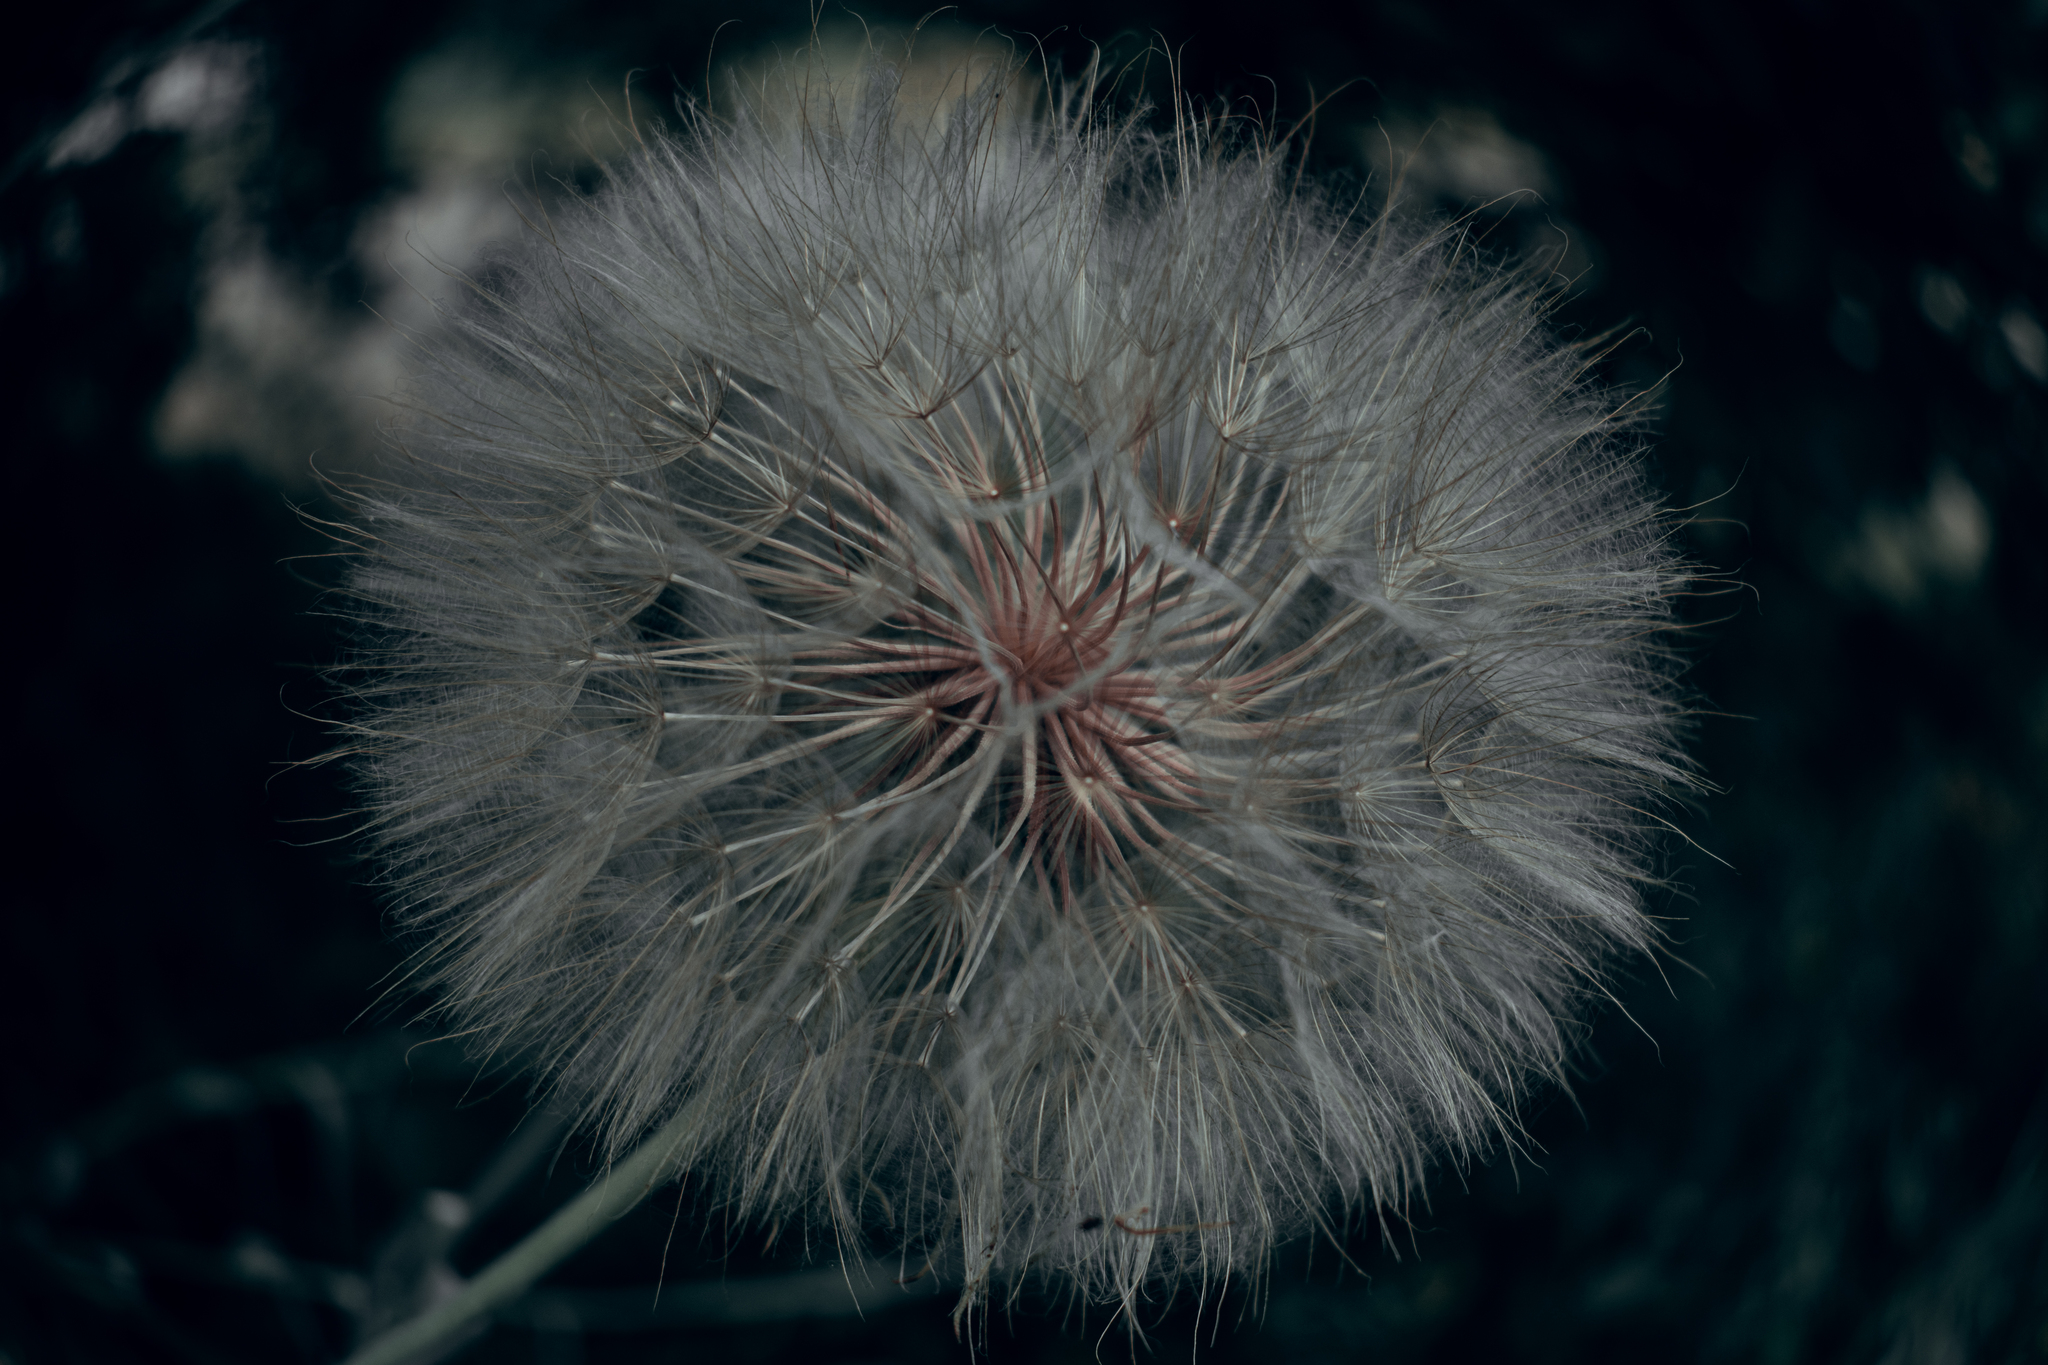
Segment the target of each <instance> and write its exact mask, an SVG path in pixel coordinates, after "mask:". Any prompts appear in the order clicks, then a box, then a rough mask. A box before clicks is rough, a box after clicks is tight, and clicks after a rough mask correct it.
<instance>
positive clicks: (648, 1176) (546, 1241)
mask: <svg viewBox="0 0 2048 1365" xmlns="http://www.w3.org/2000/svg"><path fill="white" fill-rule="evenodd" d="M704 1107H705V1106H704V1105H703V1103H702V1101H701V1100H692V1101H691V1102H690V1103H689V1104H686V1105H684V1106H683V1109H682V1112H681V1113H679V1114H677V1115H676V1116H675V1117H674V1118H672V1119H670V1120H669V1121H668V1122H667V1123H665V1124H663V1125H662V1126H661V1128H660V1129H659V1130H657V1131H656V1132H655V1134H654V1136H652V1137H650V1138H648V1139H647V1141H645V1142H643V1143H641V1144H640V1145H639V1146H638V1147H636V1148H634V1149H633V1153H632V1155H631V1156H628V1157H627V1158H626V1159H625V1160H624V1161H621V1162H618V1163H616V1164H615V1165H613V1166H612V1167H611V1168H610V1169H609V1170H607V1171H605V1172H604V1174H602V1175H600V1176H598V1178H597V1179H596V1180H594V1181H592V1182H591V1185H590V1188H589V1189H587V1190H585V1191H584V1192H583V1193H581V1194H579V1195H577V1196H576V1197H575V1198H574V1199H572V1200H570V1201H569V1202H568V1203H567V1204H564V1205H563V1206H562V1207H561V1208H559V1209H557V1210H556V1211H555V1214H554V1216H553V1217H552V1218H549V1219H548V1221H547V1222H545V1223H542V1224H541V1225H540V1226H539V1227H537V1228H535V1229H534V1230H533V1231H532V1232H529V1233H528V1234H527V1235H526V1236H525V1237H524V1238H523V1239H522V1240H521V1241H520V1243H519V1244H518V1245H517V1246H515V1247H513V1248H512V1249H511V1250H510V1251H507V1252H506V1253H505V1254H504V1255H502V1256H500V1257H499V1258H498V1259H497V1260H495V1261H492V1262H491V1263H490V1264H489V1265H487V1266H485V1267H484V1268H483V1269H482V1270H480V1271H478V1272H477V1273H476V1275H475V1277H474V1278H472V1279H471V1280H469V1281H468V1282H467V1283H465V1284H464V1285H463V1286H462V1288H461V1289H460V1290H459V1291H457V1293H456V1294H455V1295H454V1297H452V1298H449V1299H447V1300H445V1301H443V1302H441V1303H438V1304H436V1305H434V1306H433V1307H432V1308H429V1309H427V1310H426V1311H425V1312H424V1313H421V1314H420V1315H419V1316H417V1317H414V1318H409V1319H407V1320H406V1321H404V1322H402V1323H400V1324H398V1326H396V1327H394V1328H392V1329H391V1330H390V1331H388V1332H386V1333H384V1334H383V1335H382V1336H380V1337H378V1338H376V1339H375V1340H374V1341H370V1342H367V1343H365V1344H364V1345H363V1346H362V1347H361V1348H359V1349H358V1350H357V1351H356V1353H355V1354H354V1355H352V1356H350V1357H349V1358H348V1359H347V1360H346V1361H344V1362H342V1365H405V1362H407V1361H409V1360H412V1359H413V1358H415V1357H417V1356H421V1355H424V1354H425V1353H426V1352H427V1351H429V1350H431V1349H433V1348H435V1347H438V1346H443V1345H446V1344H447V1343H448V1342H449V1341H450V1340H452V1339H453V1338H454V1337H455V1336H456V1335H457V1334H458V1333H460V1332H461V1331H462V1330H463V1329H464V1328H466V1327H468V1326H469V1325H470V1324H471V1323H473V1322H475V1321H476V1320H477V1319H479V1318H481V1317H484V1316H486V1315H487V1314H489V1313H491V1312H492V1311H494V1310H496V1309H497V1308H499V1307H501V1306H503V1305H504V1304H506V1303H509V1302H511V1301H512V1300H513V1299H516V1298H518V1297H519V1296H520V1295H521V1294H523V1293H525V1292H526V1291H527V1289H528V1288H529V1287H531V1286H532V1284H533V1282H534V1281H535V1280H538V1279H539V1278H540V1277H541V1276H543V1275H545V1274H547V1273H548V1272H549V1271H550V1270H553V1269H554V1268H555V1267H556V1266H557V1265H559V1264H560V1263H561V1262H562V1261H563V1260H564V1259H566V1258H567V1257H568V1256H569V1255H570V1253H572V1252H574V1251H575V1250H576V1249H577V1248H578V1247H581V1246H582V1245H583V1244H584V1243H585V1242H588V1241H589V1240H590V1239H591V1238H593V1237H595V1236H597V1234H598V1233H600V1232H603V1231H604V1230H605V1228H606V1227H608V1226H610V1225H611V1223H612V1221H613V1220H615V1219H617V1218H620V1217H622V1216H624V1215H625V1214H626V1213H627V1212H629V1211H630V1210H632V1209H633V1208H634V1207H636V1206H637V1205H638V1204H639V1203H640V1201H641V1200H643V1199H645V1198H646V1197H647V1196H648V1195H650V1194H652V1193H654V1191H655V1190H657V1189H659V1188H660V1187H661V1186H662V1185H664V1184H666V1183H667V1182H668V1180H669V1177H671V1176H673V1175H674V1174H675V1173H676V1167H677V1164H678V1163H677V1160H676V1158H677V1156H678V1155H679V1154H680V1153H681V1152H682V1151H683V1150H684V1149H685V1148H687V1147H688V1146H689V1145H690V1139H691V1137H692V1136H694V1135H695V1133H696V1130H697V1126H698V1124H699V1123H701V1122H702V1121H703V1118H704Z"/></svg>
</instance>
